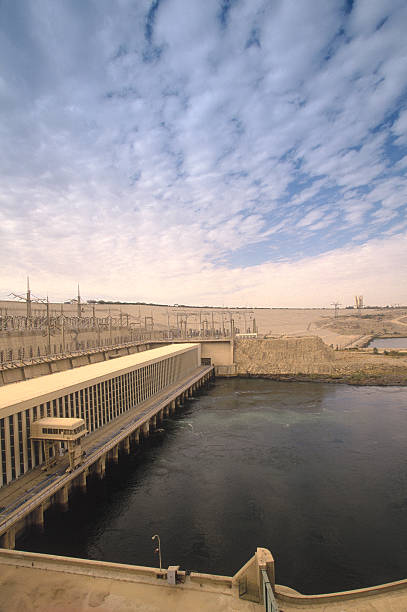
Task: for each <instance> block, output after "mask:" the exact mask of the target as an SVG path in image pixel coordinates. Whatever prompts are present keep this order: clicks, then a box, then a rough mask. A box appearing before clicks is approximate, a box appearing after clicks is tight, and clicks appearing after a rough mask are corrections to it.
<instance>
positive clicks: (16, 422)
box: [0, 349, 197, 486]
mask: <svg viewBox="0 0 407 612" xmlns="http://www.w3.org/2000/svg"><path fill="white" fill-rule="evenodd" d="M194 350H196V349H194ZM196 365H197V364H196V360H195V359H191V351H188V352H186V353H181V354H180V355H175V356H173V357H169V358H166V359H163V360H162V361H159V362H156V363H153V364H149V365H146V366H144V367H142V368H139V369H137V370H134V371H133V372H129V373H128V374H123V375H121V376H117V377H114V378H111V379H110V380H106V381H104V382H100V383H98V384H95V385H91V386H89V387H86V388H84V389H80V390H78V391H75V392H74V393H69V394H67V395H62V396H61V397H58V398H56V399H54V400H52V401H49V402H46V403H44V404H40V405H39V406H33V407H32V408H28V409H27V410H25V411H22V412H19V413H17V414H14V415H11V416H9V417H6V418H2V419H0V454H1V473H0V486H2V485H3V484H6V483H9V482H11V481H12V480H14V479H15V478H18V477H19V476H20V475H21V474H24V473H25V472H27V471H28V470H30V469H32V468H33V467H35V466H36V465H39V464H40V463H42V461H43V451H42V442H35V441H33V440H31V439H30V424H31V423H32V422H33V421H37V420H38V419H42V418H44V417H65V418H81V419H84V421H85V426H86V429H87V430H88V432H92V431H94V430H95V429H98V428H99V427H102V426H103V425H105V424H106V423H108V422H110V421H112V420H113V419H115V418H117V417H118V416H119V415H120V414H122V413H123V412H125V411H127V410H129V409H130V408H132V407H134V406H136V405H137V404H139V403H141V402H143V401H145V400H146V399H148V398H150V397H152V396H153V395H154V394H156V393H158V392H159V391H160V390H161V389H163V388H165V387H166V386H168V385H171V384H172V383H174V382H176V381H177V380H179V379H180V378H183V377H185V376H186V375H187V374H188V372H189V371H190V370H191V368H193V367H195V366H196Z"/></svg>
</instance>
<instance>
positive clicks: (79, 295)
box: [77, 283, 82, 319]
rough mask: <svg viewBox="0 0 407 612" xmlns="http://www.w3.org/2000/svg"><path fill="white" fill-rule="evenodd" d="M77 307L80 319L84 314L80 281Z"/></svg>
mask: <svg viewBox="0 0 407 612" xmlns="http://www.w3.org/2000/svg"><path fill="white" fill-rule="evenodd" d="M77 308H78V319H80V318H81V316H82V312H81V292H80V290H79V283H78V305H77Z"/></svg>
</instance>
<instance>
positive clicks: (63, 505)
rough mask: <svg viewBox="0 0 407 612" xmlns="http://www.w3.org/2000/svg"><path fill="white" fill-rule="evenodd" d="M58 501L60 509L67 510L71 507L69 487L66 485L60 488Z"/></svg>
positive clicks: (57, 496) (57, 494) (57, 495)
mask: <svg viewBox="0 0 407 612" xmlns="http://www.w3.org/2000/svg"><path fill="white" fill-rule="evenodd" d="M56 503H57V504H58V505H59V508H60V510H62V511H63V512H66V511H67V510H68V509H69V487H68V485H65V487H62V489H59V491H57V493H56Z"/></svg>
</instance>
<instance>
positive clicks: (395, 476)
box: [17, 379, 407, 593]
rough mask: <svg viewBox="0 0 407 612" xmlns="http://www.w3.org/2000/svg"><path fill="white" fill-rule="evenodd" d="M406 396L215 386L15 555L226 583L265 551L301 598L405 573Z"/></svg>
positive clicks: (319, 387) (318, 387)
mask: <svg viewBox="0 0 407 612" xmlns="http://www.w3.org/2000/svg"><path fill="white" fill-rule="evenodd" d="M406 419H407V390H406V389H403V388H399V387H397V388H395V387H387V388H379V387H352V386H346V385H333V384H318V383H294V382H290V383H285V382H274V381H268V380H253V379H252V380H250V379H247V380H246V379H224V380H222V379H220V380H218V381H217V382H216V384H215V385H214V386H213V387H212V388H211V389H210V390H209V392H207V393H206V394H204V395H201V396H199V397H198V398H197V399H195V400H194V401H191V402H189V403H188V404H187V405H186V406H185V408H184V409H183V410H182V411H181V412H179V413H178V414H177V415H176V416H175V417H173V418H171V419H170V420H167V421H166V422H165V423H164V428H165V433H164V434H162V435H155V436H154V437H153V438H152V439H150V440H149V441H147V442H146V443H144V444H143V445H142V447H141V450H140V452H139V453H138V454H133V455H132V456H131V457H130V458H123V459H122V460H121V461H120V463H119V465H118V466H113V467H112V468H111V469H110V470H109V471H108V473H107V477H106V479H104V480H103V481H102V482H97V481H94V482H91V483H90V486H89V489H88V494H87V495H84V494H79V493H77V494H76V495H75V496H73V497H72V499H71V509H70V511H69V512H67V513H65V514H63V513H61V512H59V511H56V510H53V509H52V510H50V511H48V512H47V513H46V529H45V532H44V533H43V534H39V533H35V532H32V533H31V534H29V535H28V536H26V537H25V538H24V539H22V538H21V539H20V540H19V541H17V548H19V549H23V550H34V551H39V552H46V553H52V554H60V555H71V556H76V557H84V558H91V559H100V560H108V561H116V562H122V563H133V564H138V565H157V557H156V556H154V553H153V545H152V541H151V536H152V535H153V534H155V533H158V534H159V535H160V536H161V544H162V552H163V564H164V566H168V565H170V564H180V565H181V567H182V569H188V570H194V571H202V572H210V573H217V574H226V575H232V574H233V573H235V572H236V571H237V570H238V569H239V568H240V567H241V566H242V565H243V564H244V563H245V562H246V561H247V560H248V559H249V558H250V557H251V556H252V554H253V553H254V552H255V550H256V547H257V546H263V547H266V548H269V549H270V550H271V551H272V553H273V555H274V557H275V561H276V576H277V582H278V583H280V584H285V585H287V586H291V587H293V588H296V589H297V590H299V591H301V592H303V593H316V592H329V591H335V590H342V589H351V588H358V587H362V586H368V585H374V584H378V583H382V582H387V581H391V580H398V579H401V578H406V577H407V427H406Z"/></svg>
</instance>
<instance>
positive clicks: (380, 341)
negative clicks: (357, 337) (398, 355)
mask: <svg viewBox="0 0 407 612" xmlns="http://www.w3.org/2000/svg"><path fill="white" fill-rule="evenodd" d="M368 346H369V348H385V349H386V348H387V349H393V350H395V349H401V348H403V349H405V348H407V338H374V339H373V340H372V341H371V342H369V344H368Z"/></svg>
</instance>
